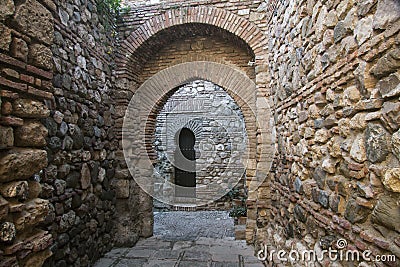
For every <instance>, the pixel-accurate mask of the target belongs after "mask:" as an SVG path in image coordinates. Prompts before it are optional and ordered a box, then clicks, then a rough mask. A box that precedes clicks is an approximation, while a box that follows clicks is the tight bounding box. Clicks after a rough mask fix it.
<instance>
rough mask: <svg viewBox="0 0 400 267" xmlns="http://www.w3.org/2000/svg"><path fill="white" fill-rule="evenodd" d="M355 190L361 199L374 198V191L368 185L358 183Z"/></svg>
mask: <svg viewBox="0 0 400 267" xmlns="http://www.w3.org/2000/svg"><path fill="white" fill-rule="evenodd" d="M357 189H358V192H359V193H360V194H361V196H362V197H365V198H368V199H369V198H373V197H374V191H373V189H372V188H371V186H370V185H365V184H362V183H360V182H357Z"/></svg>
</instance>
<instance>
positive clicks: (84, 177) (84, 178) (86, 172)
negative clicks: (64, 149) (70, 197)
mask: <svg viewBox="0 0 400 267" xmlns="http://www.w3.org/2000/svg"><path fill="white" fill-rule="evenodd" d="M90 184H91V175H90V169H89V165H88V164H87V163H83V164H82V169H81V187H82V189H88V188H89V186H90Z"/></svg>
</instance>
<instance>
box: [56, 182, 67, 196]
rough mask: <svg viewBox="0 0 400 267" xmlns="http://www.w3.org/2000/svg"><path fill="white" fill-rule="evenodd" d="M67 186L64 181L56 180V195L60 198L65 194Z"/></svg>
mask: <svg viewBox="0 0 400 267" xmlns="http://www.w3.org/2000/svg"><path fill="white" fill-rule="evenodd" d="M66 186H67V183H66V182H65V181H64V180H60V179H56V180H55V181H54V188H55V189H56V194H57V195H59V196H60V195H62V194H64V192H65V188H66Z"/></svg>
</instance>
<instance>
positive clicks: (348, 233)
mask: <svg viewBox="0 0 400 267" xmlns="http://www.w3.org/2000/svg"><path fill="white" fill-rule="evenodd" d="M156 2H157V3H155V1H150V2H147V1H135V2H132V3H129V2H127V3H125V4H126V5H129V6H130V8H124V9H123V10H121V12H120V13H119V14H115V13H113V12H110V10H109V9H108V7H107V5H105V4H104V2H102V1H101V0H99V1H97V2H96V1H92V0H65V1H58V0H55V1H53V0H23V1H13V0H0V33H1V34H0V62H1V63H0V102H1V115H0V195H1V196H0V229H1V230H0V266H42V265H44V266H88V265H91V264H92V263H93V262H94V261H95V260H96V259H98V258H99V257H100V256H101V255H103V254H104V253H105V252H107V251H109V250H110V249H111V248H112V247H113V246H118V245H133V244H134V243H136V241H137V240H138V239H139V238H140V237H146V236H150V235H151V234H152V220H153V217H152V216H153V215H152V214H153V213H152V206H153V201H152V199H151V198H150V197H149V196H148V195H147V194H145V193H144V192H143V191H142V190H141V189H140V188H139V187H138V185H137V184H136V183H135V181H134V179H133V177H136V176H143V175H144V176H145V175H149V176H150V175H151V174H152V173H151V172H150V173H149V172H148V170H146V171H143V170H141V169H140V168H137V172H135V173H133V174H132V173H130V172H129V171H128V166H127V165H126V162H125V160H124V157H123V151H122V145H121V131H122V130H121V128H122V124H123V117H124V114H125V110H126V107H127V105H128V103H129V101H130V99H131V98H132V96H134V94H135V92H136V90H138V89H139V88H141V87H142V86H143V85H146V81H149V80H151V81H158V84H157V86H158V88H159V90H158V91H157V90H155V91H154V92H158V93H159V94H160V95H164V96H167V95H168V92H171V91H172V90H174V89H175V88H176V87H177V86H179V85H182V84H176V83H174V82H175V81H186V83H188V82H191V81H194V80H195V79H198V78H202V79H204V80H208V81H210V82H213V83H215V84H217V85H218V86H220V87H221V88H223V89H224V90H226V91H227V92H228V93H230V94H231V97H232V98H233V99H235V101H236V103H237V104H238V106H239V108H240V109H241V112H242V113H243V116H244V120H245V125H246V131H247V133H248V139H249V149H250V154H251V155H250V159H251V160H250V161H249V165H248V166H247V169H246V179H247V181H246V186H247V187H248V188H249V195H248V199H247V210H248V212H247V231H246V238H247V242H249V243H254V244H255V245H256V250H258V249H259V248H260V247H261V246H263V244H266V245H268V246H269V248H274V249H285V250H290V249H292V248H295V249H296V250H298V251H299V252H301V251H304V250H307V249H315V250H316V251H320V250H322V249H325V248H326V247H329V246H330V245H334V244H335V242H336V240H337V239H339V238H344V239H346V241H347V243H348V248H349V249H354V250H357V251H360V252H362V251H365V250H367V249H368V250H370V251H371V253H372V256H373V257H376V256H378V255H389V254H390V255H395V257H396V261H395V262H393V261H391V262H385V263H383V262H376V263H374V264H376V265H377V266H397V265H398V263H399V261H400V236H399V233H400V164H399V161H400V154H399V153H400V130H399V127H400V103H399V97H400V85H399V80H400V71H399V69H400V21H399V18H400V3H399V1H397V0H344V1H339V0H293V1H287V0H285V1H277V0H266V1H261V0H245V1H236V0H218V1H217V0H207V1H203V0H198V1H172V0H171V1H156ZM184 66H191V68H190V69H184ZM170 68H172V69H171V72H168V69H170ZM166 73H167V74H168V75H166V76H165V74H166ZM163 75H164V76H163ZM198 76H201V77H198ZM247 80H251V81H252V82H253V83H254V84H255V86H254V88H252V87H250V86H249V87H246V85H247V83H246V81H247ZM147 85H148V83H147ZM142 88H143V87H142ZM240 88H249V90H240ZM250 88H252V89H250ZM149 92H150V91H149ZM152 92H153V91H152ZM164 92H167V93H164ZM233 92H236V93H237V94H234V93H233ZM152 96H153V95H149V96H148V98H147V99H148V100H149V101H153V100H154V99H153V98H152ZM164 100H165V99H163V101H160V102H157V101H156V100H154V101H153V102H151V103H152V106H153V107H155V109H154V110H158V109H159V108H160V107H162V104H163V103H165V101H164ZM267 104H268V105H267ZM156 116H157V114H156V113H154V114H151V116H150V117H149V119H148V123H149V128H148V129H149V131H148V132H145V133H138V134H140V136H143V138H146V140H149V141H151V140H154V131H153V130H155V118H156ZM138 123H141V122H138ZM273 137H275V140H276V142H273V141H271V140H273V139H274V138H273ZM148 153H149V155H150V157H151V158H152V157H153V156H154V155H155V154H156V151H152V150H151V149H150V150H149V151H148ZM259 178H260V179H262V180H263V181H264V182H263V183H262V186H261V187H259V188H254V187H253V185H254V182H257V181H258V179H259ZM273 261H274V264H282V265H293V266H296V264H297V266H298V264H300V265H301V264H303V263H296V262H285V263H284V262H278V261H277V259H273ZM266 264H267V266H268V265H269V266H270V265H272V264H273V263H272V262H267V263H266ZM313 264H314V265H315V266H320V265H323V266H329V265H331V266H349V264H350V263H348V262H335V263H332V262H329V261H327V260H326V259H325V260H323V261H321V262H316V263H313ZM365 264H366V263H364V266H365ZM369 264H371V263H369ZM362 266H363V265H362Z"/></svg>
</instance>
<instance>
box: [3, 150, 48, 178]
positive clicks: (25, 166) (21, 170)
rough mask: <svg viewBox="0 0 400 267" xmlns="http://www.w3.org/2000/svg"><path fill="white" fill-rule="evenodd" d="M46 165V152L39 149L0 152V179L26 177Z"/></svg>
mask: <svg viewBox="0 0 400 267" xmlns="http://www.w3.org/2000/svg"><path fill="white" fill-rule="evenodd" d="M46 166H47V153H46V151H44V150H40V149H12V150H9V151H6V152H1V153H0V181H1V182H9V181H13V180H19V179H27V178H29V177H31V176H32V175H33V174H35V173H37V172H39V171H40V170H41V169H43V168H44V167H46Z"/></svg>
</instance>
